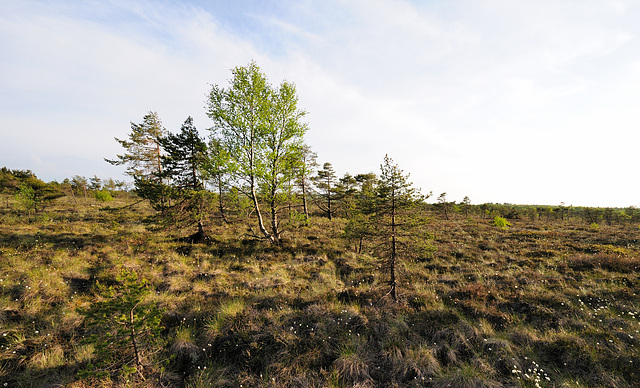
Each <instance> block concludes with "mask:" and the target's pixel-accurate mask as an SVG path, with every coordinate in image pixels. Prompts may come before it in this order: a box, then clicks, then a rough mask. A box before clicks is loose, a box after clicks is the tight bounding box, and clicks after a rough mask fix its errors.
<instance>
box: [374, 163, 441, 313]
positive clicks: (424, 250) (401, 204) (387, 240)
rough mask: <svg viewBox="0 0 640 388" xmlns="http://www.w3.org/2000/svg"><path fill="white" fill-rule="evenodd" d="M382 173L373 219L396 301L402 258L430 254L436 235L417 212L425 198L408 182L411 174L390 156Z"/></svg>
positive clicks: (390, 286)
mask: <svg viewBox="0 0 640 388" xmlns="http://www.w3.org/2000/svg"><path fill="white" fill-rule="evenodd" d="M380 172H381V173H380V180H379V181H378V185H377V188H376V200H375V204H374V209H375V213H374V216H373V221H374V222H375V225H376V228H375V233H376V235H377V236H376V237H377V238H378V239H379V240H380V245H379V248H380V249H381V250H380V252H381V254H382V255H384V256H386V258H385V259H384V261H383V263H384V264H383V269H385V270H386V271H388V285H389V294H390V295H391V298H392V299H393V300H394V301H397V300H398V295H397V288H398V286H397V285H398V281H397V275H398V264H399V260H400V259H402V258H409V257H412V256H424V255H430V253H431V251H432V250H433V247H432V246H431V244H430V243H429V241H430V240H431V239H432V238H433V237H432V236H431V234H430V233H429V232H427V231H426V230H425V226H426V225H427V223H428V220H426V219H425V218H423V217H420V216H419V215H418V214H416V213H415V211H414V209H415V205H416V204H418V203H419V202H420V201H422V200H423V198H424V197H422V196H421V195H419V193H418V192H417V191H416V189H415V188H413V186H412V183H411V182H409V181H408V178H409V175H404V173H403V171H402V170H401V169H400V168H399V167H398V165H397V164H394V162H393V160H392V159H391V158H389V156H388V155H385V157H384V163H383V164H382V165H381V166H380Z"/></svg>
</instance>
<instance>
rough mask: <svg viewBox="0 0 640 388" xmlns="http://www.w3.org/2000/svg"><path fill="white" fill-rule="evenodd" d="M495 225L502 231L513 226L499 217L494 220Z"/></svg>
mask: <svg viewBox="0 0 640 388" xmlns="http://www.w3.org/2000/svg"><path fill="white" fill-rule="evenodd" d="M493 225H494V226H497V227H498V228H500V229H502V230H507V229H509V227H510V226H511V223H510V222H509V221H507V219H506V218H504V217H499V216H498V217H495V218H494V219H493Z"/></svg>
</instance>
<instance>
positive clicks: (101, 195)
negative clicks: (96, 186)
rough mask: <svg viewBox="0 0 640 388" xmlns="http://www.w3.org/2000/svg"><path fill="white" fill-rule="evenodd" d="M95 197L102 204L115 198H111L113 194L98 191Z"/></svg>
mask: <svg viewBox="0 0 640 388" xmlns="http://www.w3.org/2000/svg"><path fill="white" fill-rule="evenodd" d="M93 196H94V198H95V199H96V200H98V201H100V202H109V201H113V197H112V196H111V193H109V192H108V191H107V190H100V191H96V192H95V193H93Z"/></svg>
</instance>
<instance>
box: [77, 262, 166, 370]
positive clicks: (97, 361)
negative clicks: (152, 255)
mask: <svg viewBox="0 0 640 388" xmlns="http://www.w3.org/2000/svg"><path fill="white" fill-rule="evenodd" d="M97 289H98V294H99V301H98V302H95V303H93V304H91V306H89V308H87V309H79V312H80V313H81V314H82V315H84V316H85V325H86V328H87V332H88V333H90V335H88V336H86V337H85V338H84V339H83V342H84V343H86V344H92V345H94V346H95V351H96V354H95V358H94V359H93V361H92V362H91V363H90V364H89V365H87V366H86V367H85V368H84V369H83V370H82V371H81V372H80V375H81V376H97V377H99V376H105V375H111V376H114V377H118V376H125V377H126V376H128V375H130V374H132V373H137V374H138V376H140V378H141V379H143V380H144V379H145V370H146V369H147V367H148V366H149V365H148V364H147V365H145V362H144V360H145V359H147V360H148V357H145V355H146V356H148V355H149V353H151V352H152V351H153V350H154V349H155V348H157V347H158V345H161V342H162V339H161V337H160V332H161V331H162V329H163V327H162V326H161V324H160V320H161V318H162V311H161V310H160V309H159V308H158V306H157V305H156V304H155V303H150V302H147V301H146V296H147V295H148V294H149V293H150V292H151V290H150V288H149V285H148V281H147V280H146V279H138V275H137V273H136V272H135V271H129V270H124V269H123V270H122V271H121V273H120V275H118V276H117V277H116V282H115V284H114V285H111V286H105V285H102V284H100V283H98V284H97Z"/></svg>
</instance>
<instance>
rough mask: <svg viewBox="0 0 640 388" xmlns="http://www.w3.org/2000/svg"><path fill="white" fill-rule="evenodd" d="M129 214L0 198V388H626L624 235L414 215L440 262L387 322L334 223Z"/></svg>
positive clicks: (629, 350) (368, 257)
mask: <svg viewBox="0 0 640 388" xmlns="http://www.w3.org/2000/svg"><path fill="white" fill-rule="evenodd" d="M138 201H139V200H138V199H137V198H135V197H134V196H132V195H130V194H128V193H124V192H122V193H118V195H117V196H116V198H115V200H114V201H111V202H99V201H95V200H94V199H93V198H91V199H85V200H80V201H78V202H77V203H74V201H73V200H71V199H70V198H69V197H62V198H58V199H56V200H55V201H54V202H53V203H52V204H51V206H49V207H48V208H47V209H44V210H43V211H39V212H38V213H31V214H27V213H26V212H24V211H19V210H17V209H18V208H17V205H16V204H15V203H14V202H13V198H12V197H8V198H7V199H6V200H5V198H3V200H2V210H0V256H1V258H0V382H1V383H2V385H3V386H7V387H59V386H68V387H111V386H134V387H135V386H138V387H153V386H156V387H392V386H396V387H502V386H507V387H537V386H541V387H600V386H602V387H634V386H635V387H637V386H640V317H639V315H640V296H639V295H638V294H639V293H640V273H639V271H638V270H639V267H640V242H639V239H640V230H639V229H638V223H637V222H630V221H628V220H626V221H621V220H617V222H616V220H614V221H613V222H609V223H607V222H600V223H593V222H590V221H589V220H587V219H585V218H584V217H577V216H574V217H572V216H571V214H569V216H568V217H564V216H563V219H560V218H557V219H556V218H553V217H548V219H547V218H545V217H541V216H534V217H519V218H517V219H509V222H510V223H511V226H510V227H508V226H504V228H501V227H498V226H496V225H495V224H494V218H493V214H491V215H490V216H489V217H487V216H486V214H487V211H484V212H480V211H476V210H478V209H473V211H471V212H470V213H469V214H467V215H465V214H463V213H462V212H452V213H451V214H449V215H447V218H449V219H446V218H445V217H443V216H442V214H441V212H440V211H439V209H437V208H435V207H433V206H424V207H422V208H420V209H419V210H416V211H420V212H423V213H424V214H423V215H424V216H426V217H427V219H428V220H429V223H428V224H427V229H428V230H429V232H430V233H431V234H432V236H433V239H432V241H431V244H432V245H433V247H434V248H435V250H433V251H432V253H431V254H430V255H428V256H417V257H412V258H410V259H408V258H406V259H403V258H402V257H401V258H399V260H398V265H397V276H398V279H397V296H398V300H397V302H394V301H393V300H392V298H390V296H389V293H388V291H389V290H388V280H389V279H388V277H387V273H386V272H385V271H384V268H383V265H382V262H381V260H380V258H379V257H376V256H375V255H374V254H372V253H371V252H369V250H368V248H367V245H366V244H365V245H364V247H357V251H356V247H355V246H354V242H353V241H351V240H349V239H347V238H345V234H344V230H345V226H346V221H345V220H344V219H342V218H340V217H334V219H332V220H329V219H327V218H325V217H321V216H320V215H319V214H316V215H312V216H311V218H310V220H309V224H308V226H299V227H297V228H291V229H290V230H288V231H287V232H286V233H285V234H283V237H282V241H281V243H280V244H277V245H276V244H271V243H269V242H267V241H265V240H260V239H256V238H253V237H251V236H247V233H246V226H245V225H244V224H243V223H242V222H237V223H232V224H230V225H226V224H224V223H222V222H217V223H216V222H213V223H211V225H209V226H208V234H209V236H210V238H209V239H208V240H206V241H203V242H201V243H193V242H189V241H186V240H185V239H180V238H178V237H179V236H178V235H176V234H175V232H171V231H168V230H162V229H158V228H157V227H156V225H154V223H153V218H150V216H151V215H153V214H154V212H153V210H151V209H150V208H148V207H147V205H145V203H144V202H143V203H139V202H138ZM5 202H6V206H5ZM494 211H495V210H494ZM361 248H362V249H361Z"/></svg>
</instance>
